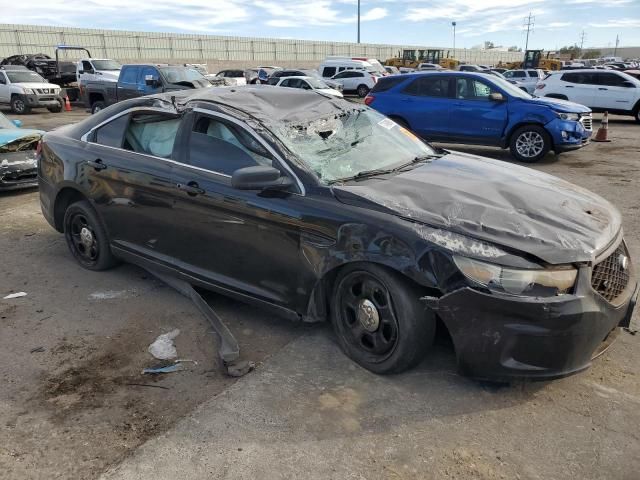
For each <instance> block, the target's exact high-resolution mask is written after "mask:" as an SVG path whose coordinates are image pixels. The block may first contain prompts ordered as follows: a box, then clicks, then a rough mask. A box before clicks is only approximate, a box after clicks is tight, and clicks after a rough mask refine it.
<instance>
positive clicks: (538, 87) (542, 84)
mask: <svg viewBox="0 0 640 480" xmlns="http://www.w3.org/2000/svg"><path fill="white" fill-rule="evenodd" d="M544 87H546V85H545V84H544V83H539V84H537V85H536V90H542V89H543V88H544Z"/></svg>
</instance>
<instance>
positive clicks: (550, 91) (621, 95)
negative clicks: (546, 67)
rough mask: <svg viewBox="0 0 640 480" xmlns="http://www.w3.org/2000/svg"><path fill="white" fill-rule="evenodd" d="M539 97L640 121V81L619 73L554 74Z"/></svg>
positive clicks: (539, 88) (541, 87)
mask: <svg viewBox="0 0 640 480" xmlns="http://www.w3.org/2000/svg"><path fill="white" fill-rule="evenodd" d="M535 95H536V96H538V97H547V98H559V99H563V100H570V101H572V102H576V103H580V104H582V105H586V106H587V107H589V108H591V109H592V110H593V111H596V112H604V111H605V110H606V111H608V112H609V113H616V114H618V115H631V116H633V117H634V118H635V119H636V121H637V122H640V80H638V79H637V78H634V77H632V76H631V75H627V74H626V73H624V72H618V71H616V70H593V69H589V70H572V71H569V72H565V71H559V72H551V73H550V75H549V76H547V77H546V78H545V79H544V80H542V81H541V82H540V83H538V86H537V87H536V91H535Z"/></svg>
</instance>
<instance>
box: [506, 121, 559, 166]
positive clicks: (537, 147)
mask: <svg viewBox="0 0 640 480" xmlns="http://www.w3.org/2000/svg"><path fill="white" fill-rule="evenodd" d="M509 148H510V150H511V155H513V156H514V157H515V158H516V160H519V161H520V162H525V163H535V162H537V161H538V160H540V159H541V158H542V157H544V156H545V155H546V154H547V153H548V152H549V150H551V137H549V134H548V133H547V131H546V130H545V129H544V128H542V127H539V126H537V125H525V126H524V127H520V128H519V129H517V130H516V131H515V132H514V133H513V135H511V142H510V145H509Z"/></svg>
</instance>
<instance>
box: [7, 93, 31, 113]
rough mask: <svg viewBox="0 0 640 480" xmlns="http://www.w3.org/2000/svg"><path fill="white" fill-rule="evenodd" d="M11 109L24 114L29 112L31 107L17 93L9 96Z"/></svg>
mask: <svg viewBox="0 0 640 480" xmlns="http://www.w3.org/2000/svg"><path fill="white" fill-rule="evenodd" d="M11 111H12V112H13V113H17V114H18V115H24V114H27V113H29V112H31V107H30V106H29V105H27V103H26V102H25V101H24V99H23V98H21V97H20V96H19V95H14V96H13V97H11Z"/></svg>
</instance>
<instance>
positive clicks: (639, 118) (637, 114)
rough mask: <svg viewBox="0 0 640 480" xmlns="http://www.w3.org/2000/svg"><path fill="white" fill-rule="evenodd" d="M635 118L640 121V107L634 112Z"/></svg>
mask: <svg viewBox="0 0 640 480" xmlns="http://www.w3.org/2000/svg"><path fill="white" fill-rule="evenodd" d="M633 118H635V119H636V122H637V123H640V108H636V110H635V112H634V113H633Z"/></svg>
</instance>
